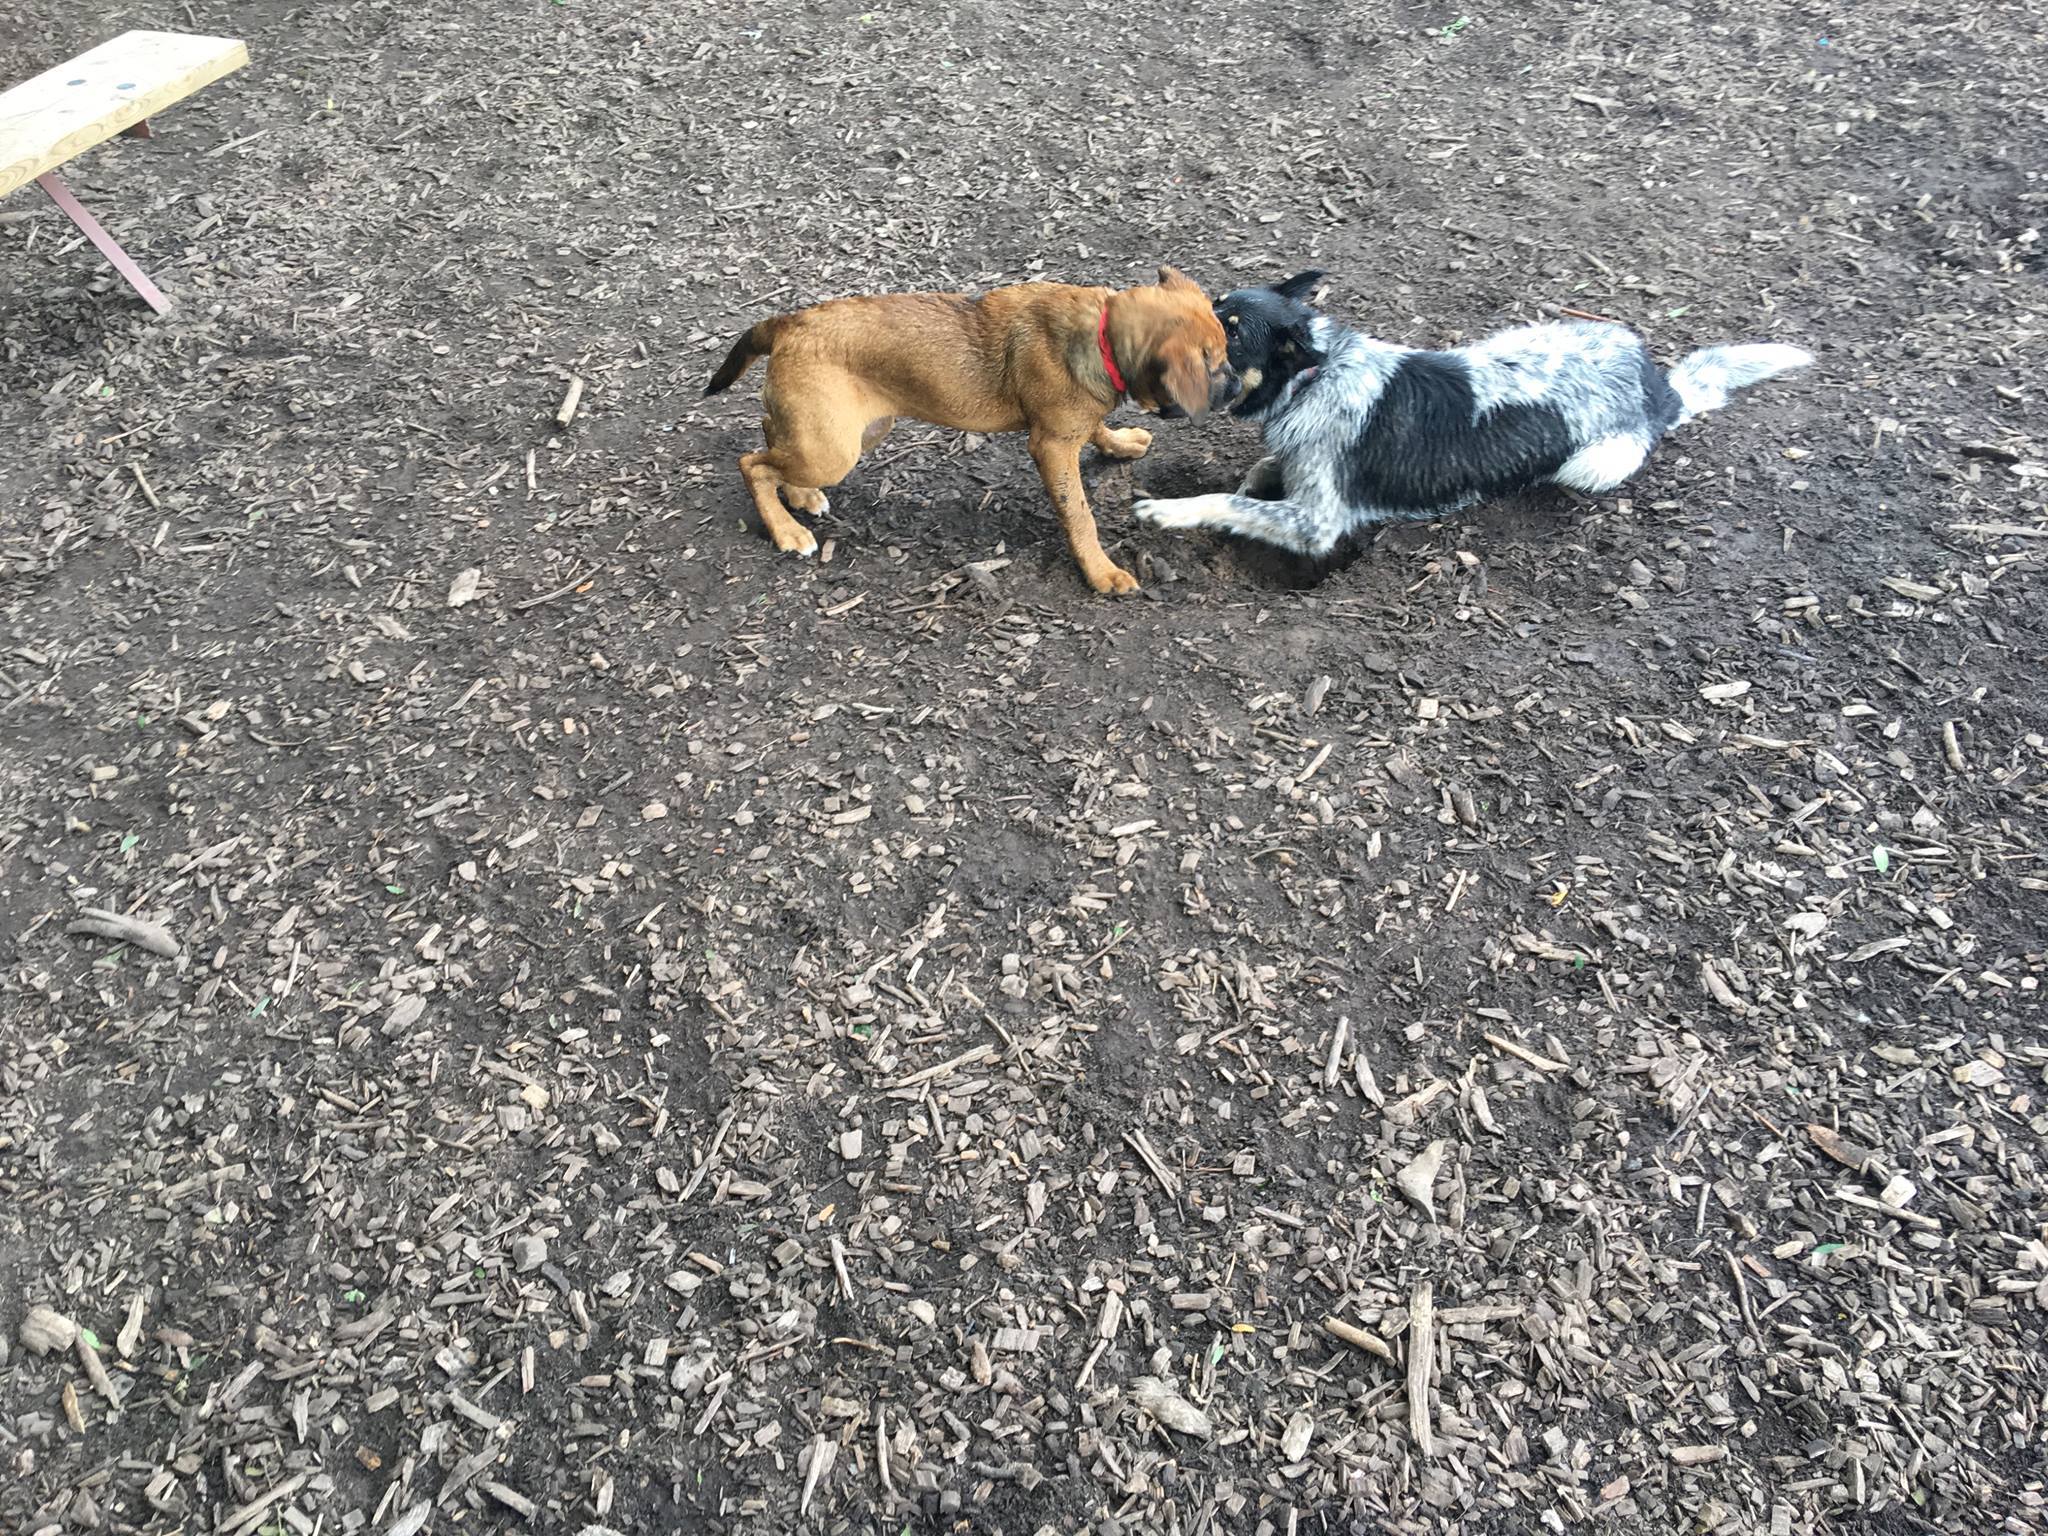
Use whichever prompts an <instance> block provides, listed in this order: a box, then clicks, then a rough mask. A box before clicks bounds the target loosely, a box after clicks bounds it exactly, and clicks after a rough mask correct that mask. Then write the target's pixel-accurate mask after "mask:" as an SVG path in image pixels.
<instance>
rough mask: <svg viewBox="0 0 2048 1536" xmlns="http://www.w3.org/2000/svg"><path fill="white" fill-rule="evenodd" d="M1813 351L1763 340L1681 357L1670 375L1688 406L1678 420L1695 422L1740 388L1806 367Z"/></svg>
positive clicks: (1706, 348)
mask: <svg viewBox="0 0 2048 1536" xmlns="http://www.w3.org/2000/svg"><path fill="white" fill-rule="evenodd" d="M1812 361H1813V354H1812V353H1811V352H1808V351H1805V350H1804V349H1803V348H1800V347H1788V346H1786V345H1784V344H1783V343H1782V342H1775V341H1760V342H1753V343H1748V344H1745V345H1740V346H1726V347H1702V348H1700V350H1699V351H1697V352H1695V353H1693V354H1692V355H1691V356H1689V357H1683V358H1680V359H1679V361H1678V363H1677V365H1676V366H1675V367H1674V368H1672V370H1671V372H1670V373H1669V374H1668V375H1667V377H1668V378H1669V379H1670V381H1671V388H1672V391H1673V392H1674V393H1675V394H1676V395H1677V396H1678V401H1679V404H1680V405H1681V406H1683V407H1684V409H1683V410H1682V411H1681V412H1680V413H1679V416H1678V419H1679V420H1680V421H1682V422H1684V421H1691V420H1692V419H1693V417H1695V416H1698V415H1701V414H1703V413H1705V412H1707V411H1718V410H1719V409H1720V408H1721V407H1722V406H1724V405H1726V404H1727V403H1728V401H1729V400H1730V399H1731V398H1732V397H1733V396H1734V394H1735V392H1736V391H1737V390H1738V389H1747V388H1749V386H1750V385H1752V384H1761V383H1762V382H1763V381H1764V380H1765V379H1774V378H1776V377H1777V376H1778V375H1779V374H1781V373H1790V372H1791V371H1792V370H1793V369H1794V368H1804V367H1805V366H1806V365H1807V364H1808V363H1810V362H1812Z"/></svg>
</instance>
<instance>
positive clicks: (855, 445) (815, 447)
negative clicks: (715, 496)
mask: <svg viewBox="0 0 2048 1536" xmlns="http://www.w3.org/2000/svg"><path fill="white" fill-rule="evenodd" d="M770 384H771V388H772V386H773V380H772V379H771V381H770ZM858 420H859V418H858V417H854V418H852V419H851V420H849V419H848V418H847V417H846V415H845V414H844V413H843V412H841V411H834V410H831V409H819V408H817V404H816V403H813V402H805V403H804V404H800V405H798V406H797V407H796V408H795V409H791V408H790V407H789V406H788V405H787V404H786V403H785V402H783V401H781V400H778V399H776V398H775V397H774V395H772V394H771V395H770V397H769V402H768V414H767V416H766V417H765V418H764V419H763V421H762V423H761V430H762V433H763V435H764V436H766V437H767V439H768V446H767V447H766V448H764V449H763V450H762V451H761V452H759V453H749V454H746V455H744V456H742V458H741V459H740V473H741V474H742V475H744V476H745V477H746V481H747V489H748V490H750V491H752V492H753V493H754V506H755V507H756V508H757V509H758V510H759V511H760V514H761V521H762V523H763V524H765V525H766V526H767V529H768V537H769V538H771V539H773V540H774V541H775V547H776V548H777V549H780V550H784V551H786V552H788V553H789V554H793V555H814V554H816V553H817V552H818V539H817V535H815V534H814V533H812V532H811V530H810V529H808V528H806V527H805V526H804V525H803V524H802V523H800V522H798V521H797V520H796V519H795V518H793V517H791V516H790V515H789V509H790V508H794V509H795V510H797V511H799V512H808V513H810V514H811V515H812V516H814V517H815V516H817V515H818V514H820V513H822V512H824V511H825V510H826V509H827V508H828V507H829V506H831V502H830V501H829V500H828V499H827V498H826V496H825V491H824V487H826V486H828V485H837V484H838V483H839V482H840V481H841V480H844V479H845V478H846V476H847V474H848V472H849V471H851V470H852V468H853V466H854V465H855V464H857V463H858V462H859V461H860V456H861V452H862V446H863V437H862V431H861V429H860V428H859V427H858V426H856V425H855V424H854V423H855V422H856V421H858ZM785 503H787V506H785Z"/></svg>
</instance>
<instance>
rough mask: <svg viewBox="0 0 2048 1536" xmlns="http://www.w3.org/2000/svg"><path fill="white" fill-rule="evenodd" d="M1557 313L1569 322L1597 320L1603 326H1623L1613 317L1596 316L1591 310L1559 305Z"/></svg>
mask: <svg viewBox="0 0 2048 1536" xmlns="http://www.w3.org/2000/svg"><path fill="white" fill-rule="evenodd" d="M1557 312H1558V313H1559V314H1560V315H1563V316H1564V317H1565V318H1566V319H1567V320H1597V321H1599V322H1600V323H1601V324H1603V325H1619V324H1621V322H1620V321H1619V320H1617V319H1615V318H1614V317H1613V316H1612V315H1596V314H1594V313H1593V311H1591V310H1590V309H1573V308H1572V307H1571V306H1570V305H1569V304H1560V305H1558V306H1557Z"/></svg>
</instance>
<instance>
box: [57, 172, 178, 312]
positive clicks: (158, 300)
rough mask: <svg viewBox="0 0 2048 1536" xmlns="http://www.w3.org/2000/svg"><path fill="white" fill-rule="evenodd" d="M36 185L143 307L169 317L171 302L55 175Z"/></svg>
mask: <svg viewBox="0 0 2048 1536" xmlns="http://www.w3.org/2000/svg"><path fill="white" fill-rule="evenodd" d="M36 185H37V186H39V187H41V188H42V189H43V190H44V191H45V192H47V193H48V194H49V196H50V201H51V202H53V203H55V204H56V205H57V206H58V207H59V208H62V209H63V210H64V213H65V216H66V217H67V218H69V219H70V220H71V222H72V223H74V224H76V225H77V226H78V228H79V232H80V233H81V234H83V235H84V236H85V238H86V239H88V240H90V241H91V242H92V243H93V245H94V247H95V248H96V249H97V250H98V251H99V253H100V254H101V255H102V256H104V257H106V258H107V260H108V261H110V262H112V263H113V264H114V270H115V271H116V272H118V273H120V274H121V276H122V277H124V278H126V279H127V280H128V286H129V287H130V288H133V289H134V290H135V291H136V292H137V293H139V294H141V295H142V299H143V302H144V303H146V304H147V305H149V307H150V308H151V309H153V310H155V311H156V312H157V313H158V314H160V315H167V314H169V313H170V311H171V301H170V300H169V299H167V298H165V297H164V296H163V294H162V293H161V292H160V291H159V290H158V288H157V286H156V284H155V283H152V282H151V281H150V280H149V276H148V274H147V273H145V272H144V271H143V270H142V268H140V267H138V266H137V265H135V258H134V257H132V256H130V255H129V254H128V253H127V252H126V251H124V250H122V249H121V247H120V246H119V245H118V244H117V243H116V242H115V240H114V237H113V236H112V235H110V234H108V233H107V232H106V231H105V230H104V229H102V228H100V221H99V220H98V219H96V218H94V217H93V216H92V215H91V214H89V213H87V212H86V211H85V209H84V207H83V206H82V205H81V204H80V203H79V201H78V199H77V198H75V197H73V196H72V195H71V189H70V188H69V187H67V186H65V185H64V183H63V182H61V181H59V180H58V179H57V173H56V172H55V171H46V172H44V173H43V174H42V175H40V176H38V177H37V178H36Z"/></svg>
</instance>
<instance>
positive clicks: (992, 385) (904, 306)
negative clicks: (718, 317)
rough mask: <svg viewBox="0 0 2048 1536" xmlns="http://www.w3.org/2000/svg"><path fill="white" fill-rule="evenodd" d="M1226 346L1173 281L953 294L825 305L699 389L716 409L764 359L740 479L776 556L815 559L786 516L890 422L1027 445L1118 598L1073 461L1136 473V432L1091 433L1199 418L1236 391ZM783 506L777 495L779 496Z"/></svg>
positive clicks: (786, 322)
mask: <svg viewBox="0 0 2048 1536" xmlns="http://www.w3.org/2000/svg"><path fill="white" fill-rule="evenodd" d="M1228 354H1229V340H1228V338H1227V337H1226V336H1225V334H1224V331H1223V327H1222V325H1221V324H1219V323H1218V321H1217V319H1216V316H1215V314H1214V313H1213V312H1212V311H1211V309H1210V307H1209V299H1208V296H1207V295H1206V294H1204V293H1203V292H1202V290H1201V289H1200V288H1199V287H1198V286H1196V285H1195V284H1194V283H1192V282H1190V281H1189V280H1188V279H1187V278H1185V277H1183V276H1182V275H1181V274H1180V273H1178V272H1176V271H1175V270H1174V269H1173V268H1172V267H1161V268H1160V269H1159V281H1158V283H1156V284H1147V285H1145V286H1143V287H1138V288H1128V289H1125V290H1124V291H1123V292H1121V293H1117V292H1112V291H1111V290H1109V289H1107V288H1074V287H1068V286H1067V285H1065V284H1061V283H1023V284H1019V285H1018V286H1016V287H1013V288H998V289H995V290H994V291H993V292H990V293H988V294H985V295H983V296H982V297H981V298H978V299H971V298H968V297H966V296H965V295H963V294H955V293H905V294H887V295H881V296H877V297H872V298H855V299H834V300H833V301H831V302H830V303H826V304H820V305H817V306H816V307H815V308H812V309H804V310H798V311H797V312H796V313H795V314H789V315H777V316H775V317H774V318H773V319H769V320H763V321H762V322H761V323H760V324H759V325H756V326H755V327H754V328H753V329H752V330H750V331H748V332H747V333H746V335H744V336H742V337H741V338H740V339H739V340H738V341H736V342H734V343H733V348H732V351H731V352H729V353H727V354H726V359H725V361H724V362H723V363H721V364H719V367H718V372H716V373H714V374H713V375H712V376H711V382H710V383H709V384H707V385H705V386H704V393H705V394H707V395H715V394H717V393H719V392H720V391H721V390H724V389H726V388H728V387H730V386H731V384H732V383H733V381H734V380H735V379H737V378H738V377H739V376H740V375H741V374H743V373H745V372H746V371H747V365H748V364H749V363H751V362H753V360H754V359H755V358H757V357H761V356H764V355H765V356H766V357H767V358H768V379H767V383H766V384H764V385H763V386H762V389H761V399H762V403H763V405H764V406H765V408H766V409H765V412H764V414H763V416H762V420H761V432H762V435H763V436H764V437H765V438H766V439H767V440H768V446H767V448H766V449H764V450H763V451H762V452H760V453H749V454H745V455H743V456H742V457H741V459H740V473H741V475H743V476H744V477H745V478H746V482H747V488H748V489H749V490H750V491H752V492H753V495H754V505H755V506H756V507H758V508H760V511H761V521H762V522H764V523H766V524H767V525H768V536H769V537H770V538H772V539H774V540H775V547H776V548H777V549H784V550H788V551H790V552H791V553H793V554H799V555H809V554H813V553H815V552H816V550H817V548H818V541H817V539H816V538H815V537H814V536H813V535H812V533H811V531H810V529H808V528H806V527H804V526H803V524H801V523H799V522H798V521H797V520H796V519H795V518H793V517H791V516H790V515H789V510H788V508H785V507H784V505H783V503H784V502H785V501H786V502H787V503H788V504H789V507H794V508H795V509H797V510H798V511H800V512H809V513H813V514H816V513H821V512H823V511H824V510H825V508H826V506H827V505H828V503H827V501H826V499H825V490H824V488H825V487H826V486H828V485H837V484H838V483H839V482H840V481H841V480H843V479H844V478H845V477H846V475H847V473H848V472H849V471H850V470H852V468H853V466H854V463H855V462H856V461H857V460H858V459H859V458H860V456H861V455H862V454H863V453H866V452H867V451H868V450H869V449H871V448H873V447H874V446H875V444H877V443H879V442H880V441H881V440H882V438H883V436H884V435H885V434H886V433H887V432H888V430H889V428H890V427H891V426H893V425H894V424H895V418H896V417H898V416H909V417H912V418H915V419H916V420H918V421H929V422H931V423H933V424H934V425H936V426H941V427H958V428H960V429H961V430H963V431H968V432H1026V431H1028V432H1029V433H1030V434H1031V457H1032V459H1033V460H1034V461H1036V463H1037V465H1038V473H1039V475H1040V476H1041V477H1042V478H1043V479H1044V481H1045V489H1046V491H1047V493H1048V494H1050V495H1051V497H1052V502H1053V505H1054V506H1055V507H1056V508H1058V510H1059V514H1060V522H1061V523H1062V524H1063V525H1065V527H1066V530H1067V543H1068V545H1069V546H1070V547H1071V548H1072V549H1073V551H1074V558H1075V559H1076V560H1078V561H1079V562H1080V563H1081V573H1082V574H1083V575H1084V576H1086V577H1087V578H1088V585H1090V586H1091V587H1093V588H1094V589H1095V590H1096V591H1098V592H1130V591H1134V590H1136V588H1137V585H1138V582H1137V578H1136V577H1134V576H1132V575H1131V573H1130V572H1129V571H1126V570H1124V569H1122V568H1121V567H1119V566H1118V565H1116V564H1115V563H1114V562H1113V561H1111V559H1110V558H1109V556H1107V555H1105V554H1104V553H1103V552H1102V545H1101V544H1100V542H1098V541H1097V539H1096V536H1095V518H1094V515H1093V514H1092V513H1091V512H1090V511H1089V510H1088V497H1087V494H1086V493H1085V492H1084V491H1083V490H1082V488H1081V447H1082V445H1083V444H1084V443H1093V444H1094V445H1095V446H1096V447H1097V448H1099V449H1101V450H1102V452H1104V453H1106V454H1108V455H1109V456H1110V457H1111V458H1117V459H1135V458H1137V457H1138V456H1139V455H1140V454H1142V453H1143V452H1144V451H1145V450H1146V449H1147V448H1149V447H1150V446H1151V444H1152V434H1151V433H1150V432H1147V431H1145V430H1143V429H1142V428H1139V427H1126V428H1124V429H1122V430H1120V431H1112V430H1111V429H1110V428H1109V427H1107V426H1105V425H1103V422H1104V420H1105V418H1106V417H1108V415H1109V413H1110V412H1111V411H1112V410H1114V409H1115V408H1116V406H1117V405H1118V403H1119V402H1120V401H1123V400H1125V399H1128V400H1130V401H1131V402H1132V403H1133V404H1135V405H1139V406H1142V407H1144V408H1145V409H1146V410H1150V411H1156V412H1158V413H1160V414H1161V415H1166V416H1199V415H1201V414H1202V413H1203V412H1204V411H1208V410H1210V409H1212V408H1214V407H1216V406H1220V405H1222V404H1224V403H1226V402H1227V401H1228V400H1229V399H1230V397H1231V396H1232V395H1233V394H1234V393H1235V392H1236V380H1235V376H1234V375H1232V374H1231V372H1230V370H1229V366H1228V361H1227V359H1228ZM778 493H779V494H778Z"/></svg>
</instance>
